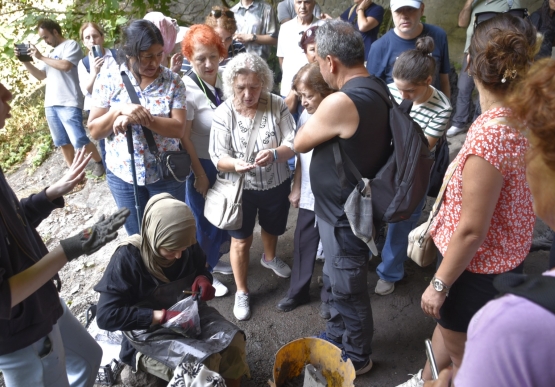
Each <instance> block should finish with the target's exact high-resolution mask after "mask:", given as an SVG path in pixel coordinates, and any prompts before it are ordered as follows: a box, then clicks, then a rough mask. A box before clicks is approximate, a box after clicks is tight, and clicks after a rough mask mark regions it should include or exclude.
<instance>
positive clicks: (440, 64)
mask: <svg viewBox="0 0 555 387" xmlns="http://www.w3.org/2000/svg"><path fill="white" fill-rule="evenodd" d="M423 25H424V29H423V30H422V33H421V34H420V35H419V36H418V37H416V38H414V39H403V38H400V37H399V36H397V34H396V33H395V31H394V30H393V29H391V30H389V31H388V32H387V33H386V34H385V35H384V36H382V37H381V38H380V39H378V40H376V42H374V44H372V48H371V49H370V53H369V54H368V59H367V60H368V63H367V64H366V68H367V69H368V72H369V73H370V74H372V75H375V76H376V77H378V78H381V79H383V80H384V81H385V82H386V83H387V84H390V83H392V82H393V77H392V73H393V64H394V63H395V60H396V59H397V57H398V56H399V55H400V54H401V53H402V52H404V51H407V50H411V49H414V48H415V46H416V40H417V39H418V38H420V37H422V36H430V37H432V38H433V39H434V44H435V48H434V52H433V53H432V56H433V57H434V59H435V60H436V74H435V76H434V82H433V83H432V85H433V86H434V87H435V88H436V89H438V90H441V88H440V81H439V74H449V72H450V71H451V64H450V63H449V48H448V47H447V34H446V33H445V31H444V30H442V29H441V28H439V27H437V26H434V25H430V24H425V23H423Z"/></svg>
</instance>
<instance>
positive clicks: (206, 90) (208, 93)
mask: <svg viewBox="0 0 555 387" xmlns="http://www.w3.org/2000/svg"><path fill="white" fill-rule="evenodd" d="M185 75H187V76H188V77H189V78H191V79H192V80H193V81H194V82H195V83H196V84H197V86H198V87H199V89H201V90H202V91H204V93H205V94H206V96H207V97H208V99H209V100H210V102H212V103H213V104H214V105H216V106H218V105H219V103H218V101H217V99H216V96H215V95H214V93H212V90H210V88H209V87H207V86H206V84H205V83H204V81H203V80H202V79H200V78H199V76H198V75H197V74H196V73H195V72H194V71H193V69H190V70H189V71H187V72H186V73H185ZM201 82H202V84H201Z"/></svg>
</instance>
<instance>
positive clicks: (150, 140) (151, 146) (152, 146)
mask: <svg viewBox="0 0 555 387" xmlns="http://www.w3.org/2000/svg"><path fill="white" fill-rule="evenodd" d="M121 79H123V84H124V85H125V88H126V89H127V94H129V98H130V99H131V102H133V103H134V104H136V105H140V104H141V101H139V97H137V92H136V91H135V88H134V87H133V85H132V84H131V80H130V79H129V76H127V73H126V72H125V71H122V72H121ZM141 128H143V133H144V135H145V139H146V143H147V144H148V150H149V151H150V153H152V154H153V155H154V157H156V158H157V157H158V153H159V152H158V147H157V146H156V142H155V141H154V136H153V135H152V131H151V130H150V129H149V128H147V127H146V126H142V125H141Z"/></svg>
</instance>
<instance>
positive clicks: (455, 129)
mask: <svg viewBox="0 0 555 387" xmlns="http://www.w3.org/2000/svg"><path fill="white" fill-rule="evenodd" d="M462 132H464V128H459V127H458V126H455V125H453V126H451V127H450V128H449V129H447V137H453V136H455V135H457V134H459V133H462Z"/></svg>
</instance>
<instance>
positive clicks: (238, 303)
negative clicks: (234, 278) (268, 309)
mask: <svg viewBox="0 0 555 387" xmlns="http://www.w3.org/2000/svg"><path fill="white" fill-rule="evenodd" d="M233 314H234V315H235V317H236V318H237V320H248V319H249V318H251V308H250V305H249V294H248V293H245V292H242V291H237V293H235V305H234V306H233Z"/></svg>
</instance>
